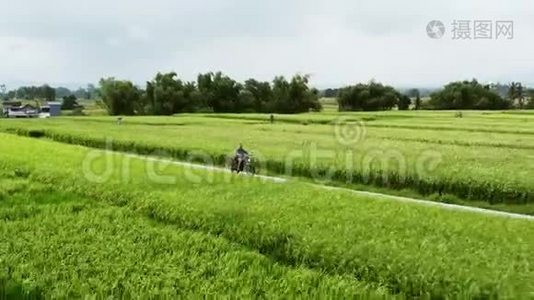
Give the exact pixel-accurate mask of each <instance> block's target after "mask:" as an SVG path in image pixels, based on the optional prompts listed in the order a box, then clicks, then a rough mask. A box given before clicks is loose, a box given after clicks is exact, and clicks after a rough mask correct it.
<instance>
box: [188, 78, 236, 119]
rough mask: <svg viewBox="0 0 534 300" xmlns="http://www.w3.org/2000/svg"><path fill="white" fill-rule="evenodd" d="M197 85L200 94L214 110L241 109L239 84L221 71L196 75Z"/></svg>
mask: <svg viewBox="0 0 534 300" xmlns="http://www.w3.org/2000/svg"><path fill="white" fill-rule="evenodd" d="M197 85H198V91H199V92H200V96H201V97H202V99H204V101H206V102H207V104H208V106H209V107H211V108H212V109H213V111H214V112H241V111H242V110H243V106H242V105H241V103H240V102H239V100H240V97H239V91H240V90H241V85H240V84H239V83H238V82H237V81H235V80H233V79H231V78H230V77H228V76H226V75H224V74H222V73H221V72H217V73H215V74H214V73H206V74H200V75H198V79H197Z"/></svg>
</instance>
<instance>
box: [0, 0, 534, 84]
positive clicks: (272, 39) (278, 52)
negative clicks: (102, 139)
mask: <svg viewBox="0 0 534 300" xmlns="http://www.w3.org/2000/svg"><path fill="white" fill-rule="evenodd" d="M533 11H534V2H533V1H530V0H511V1H506V2H505V1H498V0H487V1H483V0H470V1H465V0H463V1H460V0H449V1H444V0H438V1H426V0H406V1H385V0H330V1H328V0H316V1H311V0H310V1H304V0H295V1H282V0H271V1H262V2H257V1H246V0H200V1H172V0H153V1H150V2H146V1H141V0H128V1H127V0H117V1H104V0H95V1H70V0H51V1H47V2H43V1H38V0H22V1H16V2H13V3H10V5H9V6H5V7H4V8H3V10H2V11H0V43H1V44H0V67H1V69H2V72H0V82H10V81H11V82H12V81H21V80H22V81H27V82H34V81H39V82H62V83H64V82H80V83H83V82H88V81H92V82H95V81H97V80H98V79H99V78H100V77H103V76H116V77H120V78H130V79H132V80H135V81H137V82H139V83H142V82H143V81H145V80H147V79H149V78H151V77H152V76H153V75H154V74H155V73H156V72H157V71H160V70H161V71H167V70H175V71H177V72H178V73H179V74H181V76H183V77H185V78H187V79H193V78H195V76H196V74H197V73H198V72H205V71H210V70H213V71H215V70H222V71H224V72H227V73H228V74H230V75H232V76H235V77H236V78H238V79H245V78H248V77H258V78H261V79H264V80H267V79H271V78H272V77H274V76H275V75H277V74H284V75H290V74H292V73H296V72H303V73H311V74H313V82H314V83H315V84H317V85H319V86H327V85H341V84H347V83H353V82H356V81H367V80H369V79H371V78H376V79H377V80H381V81H385V82H387V83H390V84H395V85H410V86H414V85H415V86H422V85H434V86H436V85H441V84H443V83H446V82H447V81H451V80H456V79H464V78H472V77H478V78H480V79H481V80H487V81H510V80H523V81H526V82H529V83H534V71H531V70H534V60H532V58H531V53H533V52H534V41H533V40H532V38H531V37H532V36H534V18H533V17H532V12H533ZM433 19H438V20H443V21H444V22H445V24H446V26H447V29H448V30H450V23H451V22H452V20H454V19H468V20H477V19H489V20H504V19H510V20H513V21H514V22H515V23H514V29H515V37H514V39H513V40H499V41H497V40H491V41H479V40H478V41H475V40H470V41H455V40H452V39H451V38H450V32H448V34H449V35H446V36H445V37H444V38H442V39H441V40H432V39H430V38H428V37H427V36H426V32H425V27H426V25H427V23H428V21H430V20H433Z"/></svg>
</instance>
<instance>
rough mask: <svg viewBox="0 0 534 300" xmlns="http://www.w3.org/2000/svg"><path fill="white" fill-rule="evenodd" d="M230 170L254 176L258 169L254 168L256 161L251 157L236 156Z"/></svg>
mask: <svg viewBox="0 0 534 300" xmlns="http://www.w3.org/2000/svg"><path fill="white" fill-rule="evenodd" d="M230 170H231V171H232V172H236V173H238V174H239V173H241V172H243V173H246V174H251V175H254V174H255V173H256V167H255V166H254V159H253V158H252V156H250V155H246V154H245V155H236V156H234V158H233V159H232V163H231V166H230Z"/></svg>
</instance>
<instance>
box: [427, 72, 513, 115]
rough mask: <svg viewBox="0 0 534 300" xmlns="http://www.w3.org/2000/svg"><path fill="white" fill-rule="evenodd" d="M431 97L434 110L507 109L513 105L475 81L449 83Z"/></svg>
mask: <svg viewBox="0 0 534 300" xmlns="http://www.w3.org/2000/svg"><path fill="white" fill-rule="evenodd" d="M430 97H431V99H430V105H431V107H432V108H434V109H505V108H508V107H510V104H511V103H510V101H507V100H505V99H503V98H502V97H501V96H499V95H498V94H497V93H495V92H494V91H493V90H492V89H491V88H490V86H487V85H482V84H480V83H478V81H476V80H475V79H473V80H471V81H457V82H452V83H449V84H447V85H446V86H445V88H444V89H443V90H441V91H439V92H435V93H433V94H432V95H431V96H430Z"/></svg>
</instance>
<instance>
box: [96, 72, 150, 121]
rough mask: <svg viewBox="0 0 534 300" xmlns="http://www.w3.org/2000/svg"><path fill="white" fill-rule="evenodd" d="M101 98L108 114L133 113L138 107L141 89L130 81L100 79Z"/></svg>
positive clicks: (137, 110)
mask: <svg viewBox="0 0 534 300" xmlns="http://www.w3.org/2000/svg"><path fill="white" fill-rule="evenodd" d="M100 90H101V93H102V100H103V102H104V103H105V105H106V108H107V110H108V113H109V114H110V115H113V116H116V115H127V116H129V115H134V114H135V113H136V112H139V110H140V109H141V108H140V107H139V104H140V99H141V91H139V89H138V88H137V87H136V86H135V85H134V84H133V83H132V82H130V81H123V80H116V79H115V78H113V77H111V78H107V79H104V78H103V79H101V80H100Z"/></svg>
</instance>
